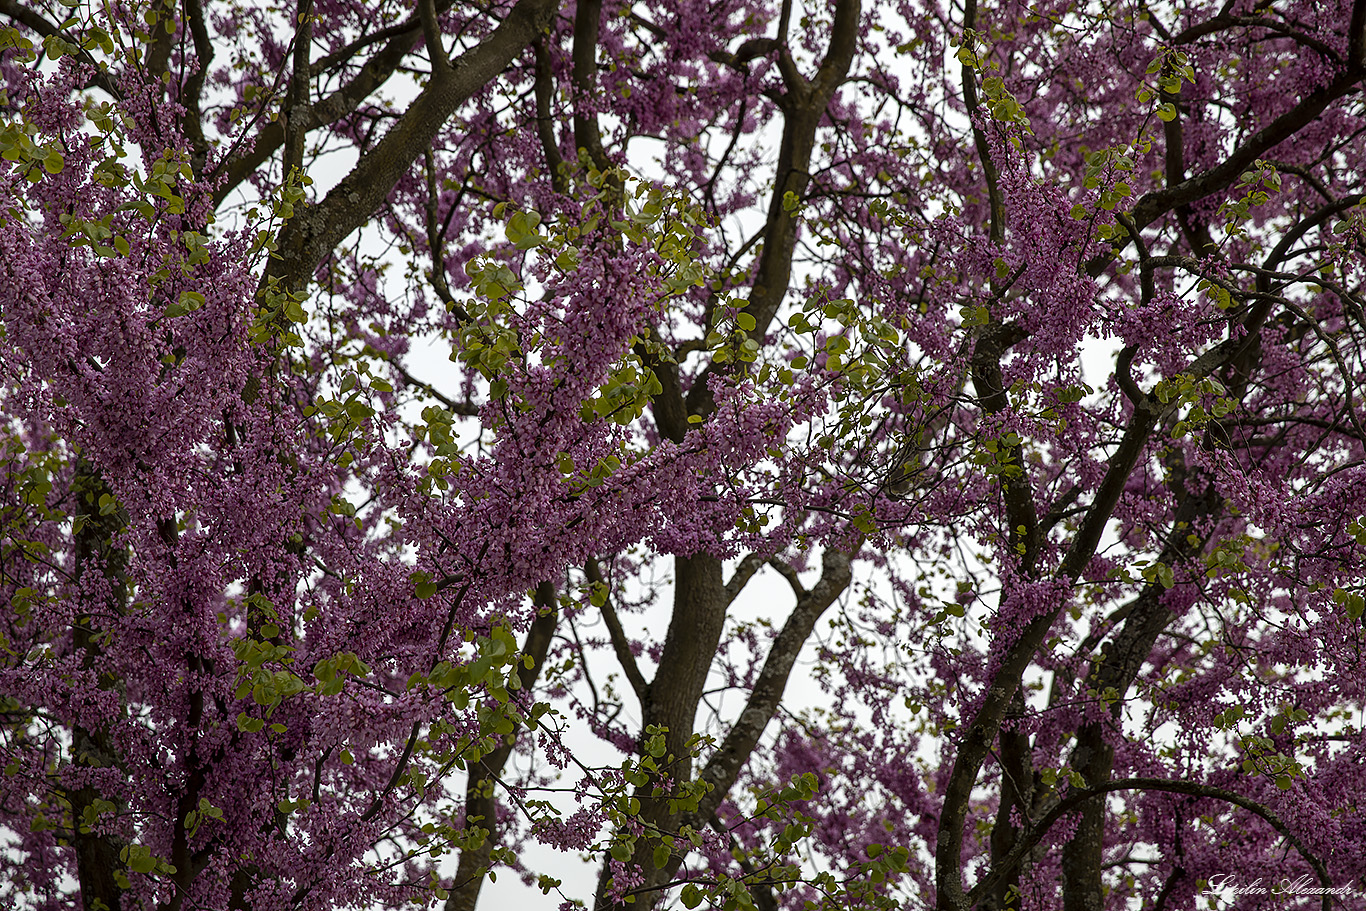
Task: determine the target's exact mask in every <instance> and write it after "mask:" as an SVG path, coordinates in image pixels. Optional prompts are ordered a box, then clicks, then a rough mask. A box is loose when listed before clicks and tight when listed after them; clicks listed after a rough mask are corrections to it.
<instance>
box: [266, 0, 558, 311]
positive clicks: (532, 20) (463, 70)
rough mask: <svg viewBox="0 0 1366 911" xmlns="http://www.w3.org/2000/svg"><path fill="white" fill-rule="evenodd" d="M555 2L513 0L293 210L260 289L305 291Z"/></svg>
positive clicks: (542, 22)
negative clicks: (325, 189)
mask: <svg viewBox="0 0 1366 911" xmlns="http://www.w3.org/2000/svg"><path fill="white" fill-rule="evenodd" d="M557 6H558V3H557V0H518V2H517V5H516V6H514V7H513V8H512V11H511V12H510V13H509V14H508V16H507V18H505V19H504V20H503V21H502V22H501V23H499V25H498V27H497V28H495V29H494V30H493V32H492V33H491V34H490V35H489V36H488V37H487V38H485V39H484V40H483V41H482V42H480V43H479V44H478V45H476V46H475V47H473V48H471V49H470V50H468V51H466V52H465V53H463V54H461V55H460V56H459V57H458V58H456V60H455V61H453V63H452V66H451V68H450V69H449V70H444V71H438V72H435V73H433V74H432V77H431V79H430V81H429V82H428V83H427V86H426V87H425V88H424V89H423V90H422V92H421V93H420V94H419V95H418V96H417V98H415V99H414V100H413V102H412V104H410V105H409V107H408V110H407V111H406V112H404V114H403V116H402V117H400V118H399V121H398V123H396V124H395V125H394V127H393V128H392V129H391V130H390V131H389V132H388V133H387V134H385V136H384V138H383V139H381V140H380V141H379V143H378V145H376V146H375V147H374V148H372V149H370V150H369V151H368V152H366V153H365V154H363V155H362V156H361V158H360V161H358V162H357V163H356V166H355V167H354V168H353V169H352V170H351V173H349V174H348V175H347V176H346V177H345V178H343V180H342V181H341V183H339V184H338V185H337V186H336V187H334V188H333V189H332V191H331V192H329V193H328V194H327V196H326V197H325V198H324V199H323V200H322V201H321V202H319V203H317V204H314V205H306V206H302V207H298V208H296V210H295V215H294V217H293V218H292V219H290V221H289V222H288V223H287V224H286V225H285V226H284V228H282V229H281V231H280V235H279V240H278V250H279V257H278V258H277V259H272V260H271V263H270V265H269V267H268V268H267V271H266V274H265V276H264V277H263V280H262V284H263V286H265V285H267V284H269V283H271V282H272V281H274V282H278V283H279V285H280V286H281V288H282V289H285V290H289V291H299V290H302V289H303V288H304V287H305V286H306V285H307V284H308V280H309V278H310V276H311V275H312V273H313V270H314V269H315V268H317V266H318V264H319V263H321V262H322V261H323V259H324V258H325V257H326V256H327V255H328V254H329V253H331V251H332V250H333V249H334V248H335V247H336V246H337V244H339V243H341V241H342V240H343V239H345V238H346V237H347V236H348V235H350V234H351V233H352V232H353V231H355V230H356V229H357V228H359V227H360V226H361V225H363V224H365V222H366V221H368V220H369V218H370V217H371V215H372V214H373V213H374V212H375V210H376V209H378V208H379V206H380V205H381V203H383V202H384V200H385V199H386V198H387V197H388V195H389V193H390V192H391V191H392V190H393V188H394V186H395V185H396V184H397V183H398V181H399V180H400V179H401V178H402V177H403V175H404V174H406V173H407V172H408V169H409V168H410V167H412V164H413V162H414V161H416V160H417V158H418V157H419V156H420V155H421V154H422V151H423V150H424V149H426V148H428V147H429V146H430V145H431V141H432V139H433V138H434V137H435V136H436V134H437V133H438V132H439V131H440V130H441V128H442V127H443V126H444V125H445V123H446V121H447V119H449V118H450V116H451V114H453V113H454V112H455V110H456V109H457V108H458V107H460V105H462V104H464V103H465V101H466V100H468V99H469V98H470V97H471V96H472V95H474V93H475V92H477V91H479V90H480V89H482V88H483V87H484V86H486V85H488V84H489V83H490V82H492V81H493V80H494V79H496V78H497V77H498V75H499V74H500V73H502V72H503V70H504V69H505V68H506V67H507V65H508V64H509V63H511V62H512V61H513V60H514V59H515V58H516V57H517V55H518V54H520V53H521V52H522V51H523V50H524V49H525V48H526V47H527V46H528V45H530V44H531V42H532V41H533V40H535V38H536V36H537V35H539V34H540V33H541V30H542V29H544V28H545V27H546V26H547V25H548V24H549V22H550V18H551V16H552V15H553V14H554V12H555V10H556V8H557Z"/></svg>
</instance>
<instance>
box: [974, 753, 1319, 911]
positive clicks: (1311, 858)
mask: <svg viewBox="0 0 1366 911" xmlns="http://www.w3.org/2000/svg"><path fill="white" fill-rule="evenodd" d="M1112 791H1164V792H1168V793H1171V794H1185V795H1187V796H1190V797H1203V798H1209V799H1211V800H1220V801H1223V802H1224V803H1229V804H1233V805H1234V806H1236V807H1241V808H1242V809H1244V810H1247V811H1248V812H1250V813H1253V814H1254V815H1256V816H1259V817H1261V818H1262V819H1263V820H1264V821H1266V823H1267V824H1269V825H1270V826H1271V827H1272V828H1273V829H1275V830H1276V832H1277V834H1279V835H1280V836H1281V837H1282V838H1284V839H1285V840H1286V841H1287V842H1289V843H1290V846H1291V847H1292V848H1294V849H1295V851H1296V853H1298V854H1299V855H1300V856H1301V857H1303V858H1304V859H1305V861H1306V862H1308V864H1309V866H1311V867H1313V868H1314V873H1315V875H1316V876H1317V877H1318V880H1319V884H1320V885H1321V886H1323V887H1324V889H1325V890H1331V889H1332V888H1333V886H1332V881H1331V880H1330V879H1329V877H1328V868H1327V867H1326V866H1324V864H1323V861H1321V860H1319V859H1318V857H1317V856H1316V855H1314V854H1313V853H1312V852H1311V851H1310V850H1309V849H1308V848H1307V847H1305V844H1304V842H1302V841H1300V839H1299V838H1298V837H1297V836H1296V835H1295V833H1294V832H1292V831H1291V830H1290V827H1289V826H1287V825H1286V824H1285V823H1284V822H1282V821H1281V819H1280V817H1279V816H1277V815H1276V814H1275V813H1273V812H1272V811H1271V810H1270V809H1268V808H1267V807H1265V806H1263V805H1262V804H1259V803H1257V802H1256V801H1255V800H1252V799H1250V798H1247V797H1243V796H1242V795H1241V794H1235V793H1234V792H1232V791H1226V790H1224V789H1223V788H1217V787H1214V786H1213V785H1205V784H1198V783H1196V782H1193V781H1170V780H1168V779H1165V778H1120V779H1116V780H1115V781H1108V782H1106V783H1105V784H1102V785H1097V786H1096V787H1094V788H1089V789H1087V790H1085V791H1082V792H1080V793H1077V794H1072V795H1069V796H1068V797H1067V798H1065V799H1064V800H1062V801H1060V802H1059V803H1058V805H1057V806H1055V807H1054V808H1053V809H1052V810H1050V811H1049V812H1048V813H1047V814H1046V815H1045V816H1044V817H1043V819H1041V820H1039V822H1038V823H1037V824H1035V825H1032V826H1029V827H1028V828H1027V829H1026V830H1025V832H1024V834H1023V835H1021V836H1020V840H1019V841H1018V842H1017V843H1016V844H1015V847H1014V848H1012V849H1011V851H1010V853H1009V854H1008V855H1006V857H1005V858H1004V859H1002V861H1001V862H1000V863H998V864H997V865H996V866H995V867H994V868H993V869H992V871H991V872H990V873H988V874H987V875H986V876H985V877H983V878H982V880H981V881H980V882H979V883H978V884H977V885H975V886H973V887H972V891H971V892H969V893H968V894H967V897H966V902H965V904H964V905H962V906H963V907H969V908H970V907H972V906H973V905H974V904H976V903H977V902H979V901H981V899H982V898H983V897H984V896H985V895H987V894H988V893H989V892H990V890H991V889H992V888H993V887H994V886H995V885H996V881H997V880H999V879H1000V878H1001V877H1002V876H1004V875H1005V874H1006V872H1007V871H1008V870H1009V869H1010V868H1011V867H1012V866H1013V865H1014V864H1017V863H1019V862H1020V860H1022V859H1023V858H1024V856H1025V855H1026V854H1027V853H1028V852H1029V851H1030V850H1031V849H1032V848H1033V847H1034V846H1035V845H1037V844H1038V843H1039V842H1040V841H1041V840H1042V839H1043V837H1044V836H1045V835H1046V834H1048V830H1049V829H1050V828H1052V827H1053V825H1054V823H1056V822H1057V821H1058V820H1060V819H1062V818H1063V817H1064V816H1066V815H1067V814H1068V813H1071V812H1073V811H1074V810H1076V809H1078V808H1079V807H1081V805H1082V804H1084V803H1086V802H1087V801H1088V800H1093V799H1094V798H1097V797H1101V796H1103V795H1105V794H1109V793H1110V792H1112ZM1330 903H1331V895H1330V894H1328V892H1325V893H1324V896H1323V911H1330V909H1331V904H1330Z"/></svg>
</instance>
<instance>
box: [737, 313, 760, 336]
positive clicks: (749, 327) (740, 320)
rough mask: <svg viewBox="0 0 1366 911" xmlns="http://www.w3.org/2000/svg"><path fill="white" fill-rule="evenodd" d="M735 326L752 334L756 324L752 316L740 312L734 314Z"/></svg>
mask: <svg viewBox="0 0 1366 911" xmlns="http://www.w3.org/2000/svg"><path fill="white" fill-rule="evenodd" d="M735 325H737V326H739V327H740V328H741V329H743V330H745V331H746V332H753V331H754V328H755V326H757V325H758V324H757V323H756V322H755V321H754V317H753V316H752V315H750V314H748V313H745V312H744V311H741V312H739V313H737V314H735Z"/></svg>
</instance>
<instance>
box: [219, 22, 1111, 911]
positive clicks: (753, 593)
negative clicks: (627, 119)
mask: <svg viewBox="0 0 1366 911" xmlns="http://www.w3.org/2000/svg"><path fill="white" fill-rule="evenodd" d="M801 5H802V4H798V6H801ZM798 12H800V11H798ZM945 65H946V66H956V62H955V61H952V60H949V61H946V64H945ZM417 91H418V89H417V86H416V85H415V84H413V83H412V81H411V78H410V77H408V76H406V75H405V74H396V75H395V76H394V77H393V78H392V79H391V80H390V81H389V82H387V83H386V84H385V86H384V89H383V91H382V94H383V95H384V96H385V97H387V98H389V99H391V100H394V101H395V102H396V103H402V102H404V101H405V100H409V99H411V98H413V97H415V96H416V94H417ZM947 113H948V116H949V118H950V119H951V120H952V119H956V118H954V117H953V112H952V111H948V112H947ZM957 119H961V118H957ZM961 127H962V129H963V131H964V132H966V131H967V129H968V125H967V123H966V121H963V122H962V123H961ZM780 135H781V120H780V118H776V117H775V118H773V119H772V121H771V122H770V124H769V126H768V128H767V131H766V133H764V134H760V135H759V136H758V137H754V138H751V139H750V141H751V142H761V143H762V144H763V145H764V146H766V147H767V148H768V149H770V150H771V151H772V152H773V156H774V157H776V150H777V147H778V142H779V138H780ZM727 138H728V137H722V139H723V140H725V139H727ZM656 152H657V145H656V144H655V143H652V142H641V141H636V142H633V143H632V145H631V147H630V149H629V153H630V161H629V166H630V169H631V171H632V173H633V174H634V175H635V176H638V177H641V178H643V179H645V180H657V181H660V182H661V183H667V181H668V175H667V174H666V173H665V172H664V170H663V168H662V166H661V163H660V161H659V160H658V158H657V157H656ZM356 159H357V153H356V152H355V151H354V149H353V148H350V147H347V148H345V149H338V150H335V151H331V152H328V153H325V154H324V155H322V156H320V157H319V158H318V159H316V160H315V162H314V163H313V164H312V166H311V167H310V169H309V172H308V173H309V176H310V177H311V178H312V179H313V181H314V184H313V187H312V193H313V194H314V198H322V196H323V195H325V194H326V193H327V191H328V190H329V189H331V188H332V187H333V186H335V185H336V183H337V182H339V181H340V180H341V179H342V177H344V176H345V174H346V173H347V172H348V171H349V170H350V168H351V167H352V166H353V165H354V164H355V161H356ZM239 200H240V201H241V202H244V203H245V202H250V201H252V200H250V199H249V198H248V197H246V196H242V197H239ZM766 203H767V200H766V198H764V199H762V200H761V201H760V203H759V208H756V209H754V210H751V211H749V212H747V213H745V214H744V215H742V216H739V217H737V218H736V219H733V221H735V222H737V223H738V224H737V226H738V228H739V230H738V232H736V236H739V237H748V236H750V235H751V234H752V233H753V232H754V231H756V230H758V228H759V227H761V226H762V223H763V221H764V216H765V212H764V209H766ZM232 205H233V201H232V200H230V201H229V202H228V203H227V204H226V205H225V206H224V207H223V208H224V213H223V215H222V216H221V217H220V227H221V226H223V225H227V224H231V223H232V221H233V216H232V214H231V213H230V212H229V211H228V210H229V209H230V207H231V206H232ZM386 246H387V244H384V243H383V242H382V241H381V237H380V233H379V231H378V230H377V229H375V228H374V227H367V228H365V229H362V232H361V248H362V250H363V251H365V252H366V253H370V254H378V253H379V252H380V251H382V250H383V249H385V247H386ZM390 252H391V253H392V252H394V251H393V250H392V248H390ZM403 274H404V273H403V270H402V269H394V270H391V272H390V273H389V275H390V276H393V277H392V278H390V277H389V276H386V277H385V279H384V280H383V281H387V282H388V283H389V284H390V285H391V287H390V293H391V294H392V295H395V299H398V298H401V297H403V296H404V293H405V292H404V288H403V286H402V285H403V282H404V279H403ZM802 278H803V276H802V275H801V274H800V273H797V274H795V275H794V280H793V288H794V289H798V288H800V286H801V281H802ZM381 287H383V284H382V285H381ZM789 299H790V300H791V299H792V296H790V297H789ZM1117 350H1118V344H1117V343H1116V342H1114V341H1113V340H1109V341H1102V340H1091V341H1089V342H1088V343H1087V344H1086V345H1085V346H1084V347H1083V351H1082V371H1083V378H1084V380H1085V382H1087V383H1089V384H1091V385H1092V386H1093V387H1097V388H1103V386H1104V383H1105V380H1106V378H1107V377H1108V376H1109V375H1110V373H1111V372H1112V367H1113V363H1114V356H1115V352H1116V351H1117ZM449 354H450V345H449V343H448V342H447V341H446V340H444V339H439V338H414V339H412V340H411V341H410V349H409V354H408V356H407V358H406V359H405V362H404V363H405V367H406V368H407V369H408V370H409V371H410V372H411V373H412V374H413V375H414V376H415V377H417V378H418V379H420V380H422V381H424V382H427V383H430V384H431V385H432V386H433V387H435V388H436V389H437V390H439V391H442V392H444V393H446V394H448V395H451V397H453V398H458V397H459V396H458V395H457V394H455V393H456V392H457V390H456V389H454V388H452V385H453V384H452V383H450V382H448V379H449V378H450V375H451V372H452V368H451V363H450V361H449ZM419 407H420V406H419ZM461 423H463V424H464V425H465V426H466V427H467V428H468V429H473V425H474V423H475V422H473V421H466V422H461ZM459 426H460V423H458V424H457V427H459ZM469 442H470V443H471V444H472V443H473V442H474V441H473V439H472V438H471V439H470V440H469ZM1106 543H1107V544H1108V543H1109V541H1108V540H1107V542H1106ZM668 562H669V561H667V560H666V561H665V566H666V567H667V565H668ZM811 565H812V567H813V568H812V569H811V570H809V571H808V572H807V573H806V574H805V577H804V579H803V582H804V583H805V584H806V585H808V586H810V585H811V584H812V583H813V582H814V581H815V579H816V578H818V576H819V560H818V559H813V560H812V561H811ZM733 570H734V561H732V562H731V563H730V564H728V566H727V576H729V573H730V572H733ZM857 580H862V581H869V582H872V581H874V580H872V579H870V574H869V572H868V570H867V569H866V568H865V569H864V571H862V572H857V571H856V581H857ZM879 589H885V586H879ZM850 591H853V586H851V588H850ZM881 593H882V594H884V595H887V596H890V593H889V592H886V591H885V590H883V591H882V592H881ZM946 594H947V593H946ZM794 600H795V599H794V596H793V593H792V590H791V588H790V587H789V586H788V584H787V582H786V580H784V579H783V578H781V577H780V576H779V575H778V574H777V573H776V572H774V571H773V570H771V569H768V568H765V569H764V570H762V571H761V572H759V573H757V574H756V575H755V576H754V578H753V579H752V580H751V581H750V583H749V584H748V585H747V586H746V588H745V590H744V592H743V593H742V595H741V596H740V597H739V598H738V599H737V600H736V602H735V604H734V605H733V606H732V609H731V615H732V617H734V618H735V619H737V620H752V619H756V618H759V617H767V618H769V619H770V620H771V621H772V622H773V623H774V625H775V627H776V628H781V624H782V622H783V620H784V619H785V618H786V617H787V615H788V613H789V612H790V611H791V608H792V606H793V603H794ZM987 607H988V606H987V605H984V604H982V602H981V601H979V602H978V603H977V604H976V605H975V606H974V609H983V610H984V609H986V608H987ZM671 608H672V585H671V584H669V585H667V586H666V587H665V589H664V590H663V591H662V592H661V595H660V597H659V599H658V600H657V601H656V606H655V607H654V608H653V609H652V610H651V611H649V612H648V613H645V614H623V615H622V616H621V620H622V623H623V625H624V626H625V627H626V631H627V634H628V636H631V637H632V638H640V639H645V640H647V641H648V640H650V639H651V638H656V639H657V638H659V637H658V635H657V631H659V630H663V629H665V628H667V625H668V622H669V615H670V611H671ZM834 610H835V609H834V608H832V609H831V612H830V613H833V611H834ZM827 616H829V614H827ZM969 616H970V618H971V616H972V615H971V614H970V615H969ZM593 619H594V618H593V617H592V616H591V615H590V614H585V615H584V616H583V620H584V621H585V623H584V628H586V629H588V630H589V631H590V634H591V631H595V629H596V628H595V627H592V626H591V623H592V621H593ZM823 626H824V621H822V626H821V627H818V629H817V633H818V634H819V632H820V630H821V629H822V628H823ZM647 629H648V630H651V631H656V635H655V636H654V637H650V636H647V635H645V634H644V631H645V630H647ZM562 632H563V630H562ZM633 632H634V633H636V634H638V635H633ZM603 635H604V636H605V633H603ZM813 638H814V637H813ZM813 652H814V646H813V644H812V642H811V641H808V643H807V647H806V649H805V650H804V652H803V655H802V658H801V659H800V660H799V661H798V663H797V665H796V666H795V667H794V669H793V672H792V676H791V679H790V680H789V682H788V686H787V692H786V699H785V701H784V702H785V705H787V706H788V707H790V708H792V709H793V710H794V711H800V710H801V709H803V708H809V707H813V706H819V705H821V704H823V703H826V702H828V699H827V697H826V696H825V694H824V693H822V691H821V690H820V688H819V687H818V686H817V685H816V684H815V683H814V682H813V681H811V680H810V679H808V678H807V676H806V669H807V668H809V667H810V666H811V665H812V664H813V663H814V657H813ZM597 659H598V662H597V668H598V670H597V673H595V679H598V680H599V682H600V681H601V679H602V678H603V677H604V676H605V675H606V673H607V672H612V671H615V670H617V665H616V660H615V658H614V657H613V656H612V655H611V652H610V650H600V651H599V653H598V655H597ZM640 660H641V664H642V671H643V672H644V673H645V674H646V676H647V677H650V676H652V672H653V666H652V664H651V662H650V661H649V659H648V656H642V657H641V659H640ZM720 682H721V680H720V678H719V677H718V676H717V675H716V674H715V672H713V683H715V684H720ZM618 689H619V691H623V692H624V693H625V697H624V702H625V708H624V710H623V717H624V718H626V719H628V721H627V723H628V727H630V726H632V723H634V726H635V727H637V728H638V726H639V721H640V717H639V710H638V706H637V705H636V704H635V701H634V696H633V694H631V693H630V691H629V686H626V685H624V683H623V684H622V685H621V686H619V687H618ZM1040 698H1042V697H1040ZM743 699H744V694H739V693H732V694H728V695H727V696H726V697H724V698H722V699H721V711H722V713H723V715H724V717H725V718H726V719H727V720H729V719H732V718H734V717H735V716H737V715H738V714H739V711H740V709H741V708H742V707H743ZM705 711H706V710H705V708H704V709H703V712H705ZM571 720H572V719H571ZM703 720H704V718H703V714H702V713H701V712H700V713H699V722H701V721H703ZM570 727H571V733H570V736H569V740H570V742H571V743H572V744H573V746H575V747H576V748H578V749H577V753H578V754H579V755H581V756H583V757H584V759H585V761H586V762H587V763H589V764H592V763H594V762H619V761H620V756H619V754H617V753H615V751H613V750H612V749H611V748H609V747H606V746H605V745H603V744H602V743H601V741H599V740H598V739H597V738H596V737H595V736H593V735H592V734H591V733H590V732H588V731H587V730H586V727H585V726H583V725H582V724H581V723H575V724H572V725H571V726H570ZM776 729H777V727H776V726H774V725H770V728H769V731H768V733H769V735H770V736H772V735H773V733H774V732H775V731H776ZM927 758H928V757H927ZM526 761H527V759H526V757H525V756H514V758H513V760H512V762H513V763H522V764H524V763H525V762H526ZM542 765H543V763H542ZM512 771H513V770H512V769H509V770H508V772H509V773H511V772H512ZM532 796H535V797H538V798H546V799H552V800H554V801H555V802H556V803H557V805H559V806H561V808H562V809H563V810H564V811H565V814H566V815H568V814H569V813H571V812H573V810H574V808H575V804H574V801H573V797H572V795H569V794H534V795H532ZM522 858H523V862H524V863H525V864H526V865H527V866H528V867H529V868H530V869H531V870H533V871H535V872H544V873H548V874H550V875H552V876H555V877H557V878H559V879H561V880H563V885H562V887H561V890H562V891H563V893H564V894H566V895H568V896H569V897H572V898H578V899H581V900H583V901H585V902H586V903H588V904H589V905H590V906H591V903H592V897H593V893H594V891H595V889H596V885H597V877H598V871H599V867H600V863H601V861H600V856H597V855H594V856H591V857H583V856H579V855H575V854H567V853H565V852H561V851H558V850H555V849H551V848H546V847H543V846H539V845H535V844H534V843H533V844H532V845H530V846H529V847H528V848H527V849H526V850H525V851H523V853H522ZM457 859H458V856H457V855H456V854H455V853H454V852H452V853H451V854H448V855H447V856H446V858H445V859H444V860H445V864H444V868H443V870H444V872H447V873H449V874H454V872H455V867H456V863H457ZM498 874H499V875H498V876H497V880H496V881H492V879H490V881H486V883H485V885H484V888H483V891H482V893H481V895H480V907H481V908H486V909H488V908H492V909H496V908H503V907H515V906H523V907H529V908H553V907H556V906H557V905H558V904H559V901H560V898H559V896H557V895H556V894H555V893H553V892H552V893H551V894H550V895H543V894H542V893H541V892H540V890H539V889H536V888H535V887H532V886H527V885H524V884H523V883H522V882H521V879H520V877H518V876H517V875H516V874H514V873H512V872H511V871H509V870H506V869H503V870H500V871H498Z"/></svg>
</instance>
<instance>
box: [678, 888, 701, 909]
mask: <svg viewBox="0 0 1366 911" xmlns="http://www.w3.org/2000/svg"><path fill="white" fill-rule="evenodd" d="M679 898H681V899H682V900H683V907H685V908H696V907H697V906H698V905H700V904H702V890H701V889H699V888H697V887H696V886H694V885H693V884H692V883H688V884H687V885H685V886H684V887H683V892H682V894H681V895H679Z"/></svg>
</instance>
